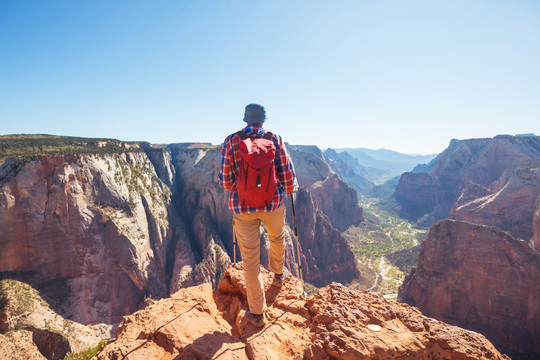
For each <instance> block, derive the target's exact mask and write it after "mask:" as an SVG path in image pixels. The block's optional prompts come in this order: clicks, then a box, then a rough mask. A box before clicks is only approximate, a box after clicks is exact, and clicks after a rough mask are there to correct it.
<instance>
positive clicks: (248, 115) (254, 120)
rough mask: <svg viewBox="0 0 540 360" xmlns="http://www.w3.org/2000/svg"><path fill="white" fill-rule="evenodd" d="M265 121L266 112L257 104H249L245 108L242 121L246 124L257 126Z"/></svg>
mask: <svg viewBox="0 0 540 360" xmlns="http://www.w3.org/2000/svg"><path fill="white" fill-rule="evenodd" d="M265 120H266V110H264V106H262V105H259V104H249V105H248V106H246V112H245V113H244V121H245V122H247V123H248V124H258V123H262V122H264V121H265Z"/></svg>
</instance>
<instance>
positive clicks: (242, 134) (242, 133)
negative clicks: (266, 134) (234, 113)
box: [236, 130, 249, 140]
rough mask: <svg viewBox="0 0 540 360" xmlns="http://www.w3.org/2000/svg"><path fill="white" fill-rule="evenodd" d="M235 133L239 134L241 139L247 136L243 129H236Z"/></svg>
mask: <svg viewBox="0 0 540 360" xmlns="http://www.w3.org/2000/svg"><path fill="white" fill-rule="evenodd" d="M236 135H238V136H240V138H241V139H242V140H246V139H247V138H248V137H249V136H248V134H246V132H245V131H244V130H240V131H237V132H236Z"/></svg>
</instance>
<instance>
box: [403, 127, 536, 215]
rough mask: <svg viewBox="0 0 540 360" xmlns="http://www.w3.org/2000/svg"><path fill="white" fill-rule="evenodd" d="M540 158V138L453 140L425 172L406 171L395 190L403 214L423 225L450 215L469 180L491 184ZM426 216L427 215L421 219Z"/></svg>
mask: <svg viewBox="0 0 540 360" xmlns="http://www.w3.org/2000/svg"><path fill="white" fill-rule="evenodd" d="M535 158H540V137H538V136H533V137H520V136H509V135H500V136H496V137H495V138H493V139H469V140H460V141H458V140H452V142H451V143H450V146H449V147H448V148H447V149H446V150H444V151H443V152H442V153H441V154H439V155H438V156H437V158H435V159H434V160H433V161H432V162H431V163H430V164H429V165H428V167H427V168H426V169H425V171H424V172H422V173H405V174H403V175H402V176H401V178H400V181H399V183H398V186H397V188H396V191H395V198H396V200H397V201H398V202H399V203H400V204H401V206H402V216H404V217H406V218H408V219H409V220H413V221H416V220H418V219H419V218H420V222H421V223H422V224H423V225H432V224H433V223H434V222H435V221H436V220H440V219H444V218H447V217H448V215H449V212H450V209H451V208H452V207H453V206H454V203H455V201H456V200H457V199H458V197H459V196H460V194H461V191H462V189H463V187H464V185H465V183H466V182H468V181H469V182H472V183H475V184H478V185H481V186H483V187H488V186H489V185H490V184H491V183H492V182H494V181H496V180H497V179H499V178H500V177H501V175H502V174H503V173H504V172H505V171H506V170H514V169H516V168H517V167H518V166H519V164H520V163H522V162H523V161H525V160H529V159H535ZM423 216H426V218H424V219H421V218H422V217H423Z"/></svg>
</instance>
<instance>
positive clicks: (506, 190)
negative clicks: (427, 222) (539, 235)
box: [450, 159, 540, 249]
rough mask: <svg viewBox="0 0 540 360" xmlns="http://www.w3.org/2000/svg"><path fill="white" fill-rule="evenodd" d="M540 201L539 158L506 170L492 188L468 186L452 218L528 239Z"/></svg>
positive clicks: (530, 235) (452, 212)
mask: <svg viewBox="0 0 540 360" xmlns="http://www.w3.org/2000/svg"><path fill="white" fill-rule="evenodd" d="M490 190H491V191H490ZM539 201H540V159H535V160H530V161H526V162H525V163H523V164H522V165H521V166H520V167H519V168H518V169H516V170H508V171H506V172H505V173H504V174H503V175H502V176H501V179H499V180H498V181H496V182H494V183H493V184H492V185H491V186H490V187H489V189H484V188H481V187H480V186H479V185H469V186H466V187H465V189H464V191H463V193H462V195H461V196H460V197H459V199H458V200H457V203H456V205H455V207H454V208H453V209H452V211H451V213H450V217H451V218H452V219H456V220H463V221H467V222H471V223H475V224H484V225H494V226H497V227H499V228H500V229H502V230H505V231H508V232H509V233H511V234H512V235H513V236H515V237H519V238H521V239H525V240H529V239H531V238H533V233H534V231H535V230H534V229H535V227H534V216H535V213H536V212H537V209H538V203H539ZM537 249H539V248H537Z"/></svg>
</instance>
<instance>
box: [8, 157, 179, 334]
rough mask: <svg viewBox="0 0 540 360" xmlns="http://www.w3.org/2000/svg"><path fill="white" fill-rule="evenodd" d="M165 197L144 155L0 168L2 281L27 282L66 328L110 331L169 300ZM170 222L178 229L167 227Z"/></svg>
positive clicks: (42, 161)
mask: <svg viewBox="0 0 540 360" xmlns="http://www.w3.org/2000/svg"><path fill="white" fill-rule="evenodd" d="M169 202H170V190H169V188H168V187H167V186H166V185H165V184H164V183H163V182H162V181H161V180H160V179H159V178H158V177H157V176H156V174H155V172H154V171H153V167H152V164H151V163H150V161H149V160H148V158H147V157H146V155H145V154H144V153H142V152H130V153H122V154H104V155H91V154H86V155H48V156H39V157H37V158H35V159H34V160H32V161H30V162H26V163H17V162H16V161H15V160H8V161H6V162H5V163H3V164H2V165H1V166H0V272H18V273H21V272H23V273H33V274H36V275H37V276H39V279H40V280H39V282H41V288H42V289H40V290H41V291H43V292H47V291H48V290H50V291H51V293H53V292H55V291H61V292H62V294H63V296H61V297H59V296H58V295H57V294H55V296H54V297H55V298H57V299H58V300H61V301H62V302H61V303H57V304H55V306H58V308H59V310H60V311H61V312H64V313H66V314H69V315H70V316H72V317H73V320H75V321H78V322H81V323H85V324H89V323H95V322H108V323H112V322H114V321H116V319H119V318H120V317H121V316H123V315H126V314H127V313H130V312H132V311H135V310H136V309H138V307H139V306H140V303H141V302H142V300H143V298H144V296H145V295H147V296H153V297H162V296H167V294H168V280H167V277H166V274H165V271H164V270H165V266H166V250H167V246H168V245H169V243H170V242H171V240H172V229H173V227H171V224H170V222H169V221H170V219H169V218H168V207H169ZM173 222H176V221H173Z"/></svg>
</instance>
